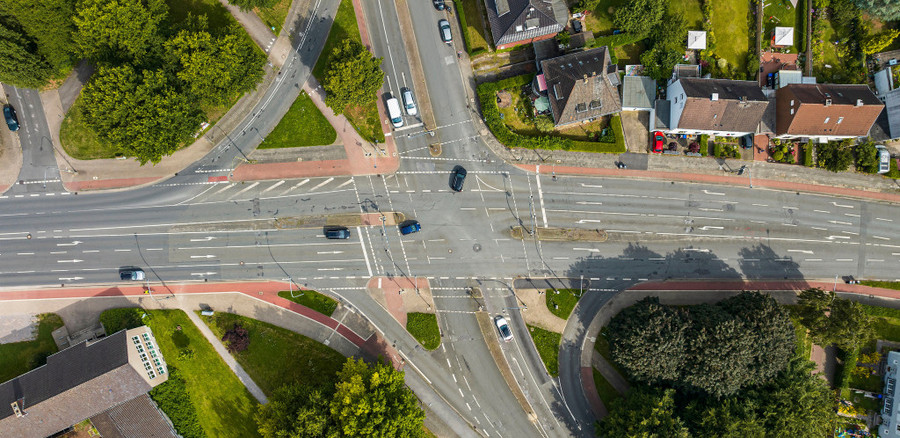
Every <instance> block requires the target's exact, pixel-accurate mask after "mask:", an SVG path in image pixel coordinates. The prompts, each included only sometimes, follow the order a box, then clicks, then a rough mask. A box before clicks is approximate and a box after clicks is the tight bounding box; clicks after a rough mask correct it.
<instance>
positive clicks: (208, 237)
mask: <svg viewBox="0 0 900 438" xmlns="http://www.w3.org/2000/svg"><path fill="white" fill-rule="evenodd" d="M213 239H215V237H213V236H206V237H204V238H202V239H191V242H209V241H210V240H213Z"/></svg>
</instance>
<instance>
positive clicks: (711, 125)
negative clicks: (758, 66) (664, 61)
mask: <svg viewBox="0 0 900 438" xmlns="http://www.w3.org/2000/svg"><path fill="white" fill-rule="evenodd" d="M666 96H667V98H668V100H661V101H657V105H656V117H657V118H658V119H659V120H657V121H656V123H655V128H656V129H660V130H663V131H665V132H668V133H670V134H690V135H701V134H709V135H715V136H725V137H739V136H743V135H747V134H755V133H757V132H758V130H759V126H760V121H761V120H762V117H763V114H764V113H765V111H766V107H767V106H768V105H769V101H768V100H767V99H766V96H765V95H764V94H763V92H762V89H761V88H760V86H759V84H758V83H756V82H755V81H733V80H730V79H701V78H687V77H682V78H680V79H678V80H675V81H673V82H671V83H670V84H669V86H668V88H667V89H666ZM661 106H666V107H667V108H661ZM664 115H668V118H666V119H663V117H664Z"/></svg>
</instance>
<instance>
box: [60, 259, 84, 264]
mask: <svg viewBox="0 0 900 438" xmlns="http://www.w3.org/2000/svg"><path fill="white" fill-rule="evenodd" d="M83 261H84V260H79V259H72V260H57V262H59V263H81V262H83Z"/></svg>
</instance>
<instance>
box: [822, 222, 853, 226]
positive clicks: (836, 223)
mask: <svg viewBox="0 0 900 438" xmlns="http://www.w3.org/2000/svg"><path fill="white" fill-rule="evenodd" d="M828 223H831V224H835V225H853V224H851V223H850V222H844V221H828Z"/></svg>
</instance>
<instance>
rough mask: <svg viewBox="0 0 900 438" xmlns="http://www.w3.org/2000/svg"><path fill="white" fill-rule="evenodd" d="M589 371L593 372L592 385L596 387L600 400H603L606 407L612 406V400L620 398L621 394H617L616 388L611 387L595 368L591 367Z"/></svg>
mask: <svg viewBox="0 0 900 438" xmlns="http://www.w3.org/2000/svg"><path fill="white" fill-rule="evenodd" d="M591 371H593V372H594V387H595V388H597V394H600V400H603V405H604V406H606V409H609V407H610V406H612V402H614V401H616V400H618V399H620V398H622V394H619V392H618V391H616V388H613V386H612V385H610V384H609V382H607V381H606V379H605V378H603V374H600V371H597V369H596V368H591Z"/></svg>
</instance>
